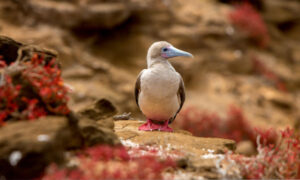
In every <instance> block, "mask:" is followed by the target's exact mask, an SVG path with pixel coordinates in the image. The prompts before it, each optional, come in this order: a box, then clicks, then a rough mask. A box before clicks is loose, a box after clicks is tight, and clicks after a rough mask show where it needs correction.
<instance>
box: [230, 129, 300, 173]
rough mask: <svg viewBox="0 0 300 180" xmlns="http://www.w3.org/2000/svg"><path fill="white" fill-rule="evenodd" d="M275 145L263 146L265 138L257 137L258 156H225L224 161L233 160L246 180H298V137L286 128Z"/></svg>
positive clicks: (299, 158) (299, 155)
mask: <svg viewBox="0 0 300 180" xmlns="http://www.w3.org/2000/svg"><path fill="white" fill-rule="evenodd" d="M280 134H281V138H280V140H279V142H278V143H277V144H269V145H263V144H261V143H259V142H260V139H262V141H265V139H264V138H265V137H261V136H258V138H257V139H258V140H257V141H258V142H257V143H258V146H257V151H258V154H257V155H255V156H252V157H245V156H243V155H233V154H227V155H226V158H225V159H226V160H234V162H235V164H236V166H237V167H238V168H239V170H240V173H241V175H242V177H244V178H247V179H299V178H300V136H299V134H296V133H295V132H294V131H293V130H291V129H289V128H287V129H286V130H284V131H282V132H281V133H280Z"/></svg>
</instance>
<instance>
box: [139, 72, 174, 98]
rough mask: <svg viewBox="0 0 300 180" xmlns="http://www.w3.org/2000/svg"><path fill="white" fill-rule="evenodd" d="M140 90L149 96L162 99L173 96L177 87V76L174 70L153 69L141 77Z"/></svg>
mask: <svg viewBox="0 0 300 180" xmlns="http://www.w3.org/2000/svg"><path fill="white" fill-rule="evenodd" d="M142 82H144V83H142V92H144V93H145V95H146V96H147V97H149V98H153V99H163V98H165V97H170V96H175V95H176V94H177V91H178V87H179V78H178V76H177V74H176V72H175V71H171V70H160V69H157V70H153V71H150V72H148V73H147V74H145V76H144V77H143V81H142Z"/></svg>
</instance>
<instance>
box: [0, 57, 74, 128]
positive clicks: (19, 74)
mask: <svg viewBox="0 0 300 180" xmlns="http://www.w3.org/2000/svg"><path fill="white" fill-rule="evenodd" d="M0 65H1V68H2V69H3V73H2V75H1V82H0V110H1V111H0V124H3V123H4V122H5V121H7V120H9V119H29V120H33V119H36V118H38V117H41V116H46V115H51V114H52V115H54V114H56V115H59V114H61V115H66V114H68V113H69V111H70V110H69V108H68V107H67V101H68V96H67V93H68V89H67V88H66V87H65V86H64V84H63V81H62V78H61V70H60V69H59V68H58V65H57V63H56V60H55V59H52V60H51V61H50V62H49V63H47V64H46V63H45V62H44V60H43V57H39V56H38V55H34V56H33V57H32V58H31V61H29V62H15V63H12V64H10V65H9V66H7V65H6V64H5V61H0Z"/></svg>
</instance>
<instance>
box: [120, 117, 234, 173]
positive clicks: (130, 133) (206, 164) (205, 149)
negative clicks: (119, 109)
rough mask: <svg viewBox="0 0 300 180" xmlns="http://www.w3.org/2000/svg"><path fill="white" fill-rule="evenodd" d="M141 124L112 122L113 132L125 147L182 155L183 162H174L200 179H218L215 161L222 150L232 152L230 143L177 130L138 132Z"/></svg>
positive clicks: (232, 148) (135, 122)
mask: <svg viewBox="0 0 300 180" xmlns="http://www.w3.org/2000/svg"><path fill="white" fill-rule="evenodd" d="M141 124H142V122H139V121H134V120H126V121H115V132H116V134H117V135H118V136H119V138H120V140H121V142H122V143H123V144H124V145H125V146H127V145H131V146H140V147H143V146H154V147H160V148H163V149H169V150H173V151H178V152H181V153H183V154H184V156H185V158H184V159H185V160H184V161H183V160H182V159H179V162H178V163H179V164H184V165H183V166H187V167H185V168H186V169H190V170H191V169H193V171H194V172H195V171H196V172H198V173H199V176H203V177H204V178H218V177H219V175H218V173H217V172H216V171H217V169H216V160H217V159H218V158H220V157H221V156H222V154H224V152H225V151H226V150H234V149H235V142H234V141H232V140H227V139H220V138H201V137H195V136H192V135H190V133H187V132H186V131H183V130H178V129H175V130H174V132H173V133H168V132H159V131H152V132H145V131H138V127H139V126H140V125H141ZM182 162H184V163H182Z"/></svg>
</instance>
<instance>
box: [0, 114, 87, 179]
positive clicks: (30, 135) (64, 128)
mask: <svg viewBox="0 0 300 180" xmlns="http://www.w3.org/2000/svg"><path fill="white" fill-rule="evenodd" d="M81 146H82V137H81V135H80V133H78V129H77V128H76V127H75V125H71V124H69V120H68V119H67V118H66V117H59V116H49V117H45V118H40V119H38V120H35V121H32V122H28V121H19V122H9V123H7V124H6V125H5V126H4V127H1V128H0V147H1V148H0V175H2V176H4V177H6V178H8V179H10V178H17V179H20V178H21V179H24V178H25V179H27V178H32V177H37V176H38V175H39V174H40V173H41V172H42V171H43V169H44V168H45V167H46V166H47V165H48V164H49V163H50V162H56V163H58V164H60V163H62V162H63V160H64V151H65V150H67V149H73V148H79V147H81Z"/></svg>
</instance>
